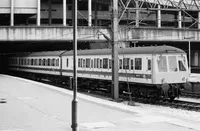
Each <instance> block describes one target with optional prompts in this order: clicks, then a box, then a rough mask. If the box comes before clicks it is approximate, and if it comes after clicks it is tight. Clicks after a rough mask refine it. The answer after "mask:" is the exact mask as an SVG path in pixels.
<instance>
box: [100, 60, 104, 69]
mask: <svg viewBox="0 0 200 131" xmlns="http://www.w3.org/2000/svg"><path fill="white" fill-rule="evenodd" d="M99 64H100V67H99V68H102V67H103V66H102V64H103V62H102V59H100V63H99Z"/></svg>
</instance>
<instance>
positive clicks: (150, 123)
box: [0, 74, 200, 131]
mask: <svg viewBox="0 0 200 131" xmlns="http://www.w3.org/2000/svg"><path fill="white" fill-rule="evenodd" d="M72 93H73V92H72V91H69V90H66V89H62V88H58V87H54V86H50V85H46V84H43V83H39V82H35V81H31V80H26V79H22V78H18V77H13V76H8V75H2V74H0V131H71V130H72V129H71V102H72ZM184 113H185V114H184ZM199 122H200V113H199V112H194V111H183V110H180V109H170V108H167V107H165V108H164V107H158V108H157V107H156V108H155V107H152V106H146V105H140V104H136V106H128V105H126V103H117V102H112V101H108V100H104V99H99V98H95V97H91V96H88V95H84V94H80V93H78V128H79V131H133V130H135V131H160V130H162V131H169V130H170V131H200V125H199Z"/></svg>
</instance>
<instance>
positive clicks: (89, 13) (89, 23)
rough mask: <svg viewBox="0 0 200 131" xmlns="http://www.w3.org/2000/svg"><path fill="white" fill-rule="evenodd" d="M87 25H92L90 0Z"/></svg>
mask: <svg viewBox="0 0 200 131" xmlns="http://www.w3.org/2000/svg"><path fill="white" fill-rule="evenodd" d="M88 26H92V0H88Z"/></svg>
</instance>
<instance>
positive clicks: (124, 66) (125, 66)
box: [123, 58, 130, 69]
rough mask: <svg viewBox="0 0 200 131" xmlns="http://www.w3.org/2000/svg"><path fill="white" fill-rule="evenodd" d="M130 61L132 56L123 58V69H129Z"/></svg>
mask: <svg viewBox="0 0 200 131" xmlns="http://www.w3.org/2000/svg"><path fill="white" fill-rule="evenodd" d="M129 61H130V58H124V59H123V69H129Z"/></svg>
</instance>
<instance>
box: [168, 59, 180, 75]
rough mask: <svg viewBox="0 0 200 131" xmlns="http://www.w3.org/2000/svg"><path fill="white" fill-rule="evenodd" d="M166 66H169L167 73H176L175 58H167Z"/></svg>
mask: <svg viewBox="0 0 200 131" xmlns="http://www.w3.org/2000/svg"><path fill="white" fill-rule="evenodd" d="M168 64H169V71H170V72H175V71H178V65H177V59H176V56H168Z"/></svg>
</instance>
